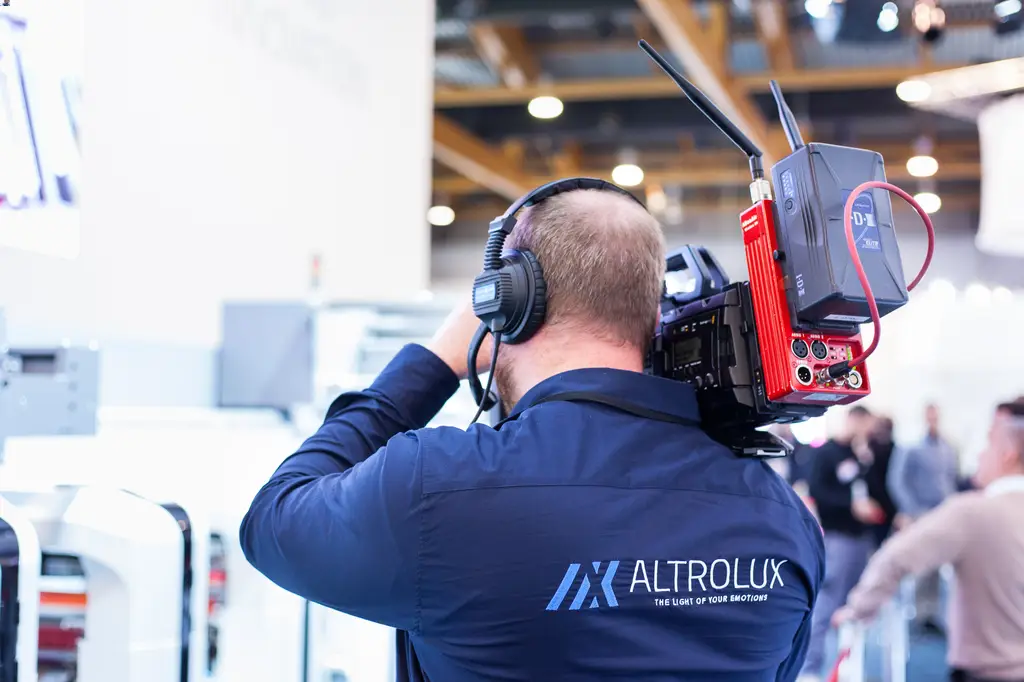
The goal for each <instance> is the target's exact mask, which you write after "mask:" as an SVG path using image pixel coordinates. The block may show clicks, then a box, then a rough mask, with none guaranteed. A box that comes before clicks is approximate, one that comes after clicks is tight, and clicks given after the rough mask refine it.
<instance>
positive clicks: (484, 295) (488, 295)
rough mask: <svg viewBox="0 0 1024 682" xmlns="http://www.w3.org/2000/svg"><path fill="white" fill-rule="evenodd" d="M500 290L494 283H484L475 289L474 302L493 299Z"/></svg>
mask: <svg viewBox="0 0 1024 682" xmlns="http://www.w3.org/2000/svg"><path fill="white" fill-rule="evenodd" d="M497 293H498V291H497V288H496V287H495V285H494V284H483V285H481V286H478V287H477V288H476V289H474V290H473V303H487V302H488V301H493V300H494V297H495V296H496V295H497Z"/></svg>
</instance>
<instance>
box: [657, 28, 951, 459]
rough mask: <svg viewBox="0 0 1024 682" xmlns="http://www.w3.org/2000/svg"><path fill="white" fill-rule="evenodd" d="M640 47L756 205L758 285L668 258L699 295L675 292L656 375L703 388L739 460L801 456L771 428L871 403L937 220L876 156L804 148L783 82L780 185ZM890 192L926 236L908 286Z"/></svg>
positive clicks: (703, 264) (680, 255)
mask: <svg viewBox="0 0 1024 682" xmlns="http://www.w3.org/2000/svg"><path fill="white" fill-rule="evenodd" d="M640 48H641V49H642V50H644V52H646V53H647V54H648V56H650V57H651V59H653V60H654V61H655V62H656V63H657V64H658V66H660V67H661V68H662V70H663V71H665V73H666V74H668V76H669V77H670V78H672V80H673V81H675V82H676V84H677V85H678V86H679V87H680V89H681V90H682V91H683V93H684V94H685V95H686V97H687V98H688V99H689V100H690V101H691V102H692V103H693V104H694V105H695V106H696V107H697V108H698V109H699V110H700V111H701V112H703V113H704V115H705V116H707V118H708V119H709V120H710V121H711V122H712V123H713V124H714V125H715V126H717V127H718V129H719V130H721V131H722V133H724V134H725V135H726V137H728V138H729V139H730V140H731V141H732V142H733V143H734V144H735V145H736V146H737V147H738V148H739V149H740V150H741V151H742V152H743V153H744V154H746V156H747V157H748V160H749V162H750V171H751V180H752V181H751V184H750V196H751V201H752V202H753V205H752V206H751V207H750V208H748V209H746V210H745V211H743V212H742V213H741V214H740V227H741V231H742V234H743V245H744V250H745V255H746V263H747V270H748V273H749V276H750V280H749V281H744V282H736V283H730V282H729V279H728V277H727V276H726V275H725V273H724V272H723V270H722V268H721V267H720V266H719V264H718V262H717V261H716V260H715V258H714V257H713V256H712V255H711V254H710V253H709V252H708V251H707V249H705V248H703V247H699V246H686V247H683V248H682V249H679V250H677V251H674V252H672V253H670V254H669V255H668V258H667V264H666V265H667V267H666V269H667V270H668V271H669V272H678V271H689V272H690V273H691V274H692V276H693V279H694V286H693V287H692V289H691V290H690V291H689V292H685V293H669V292H668V290H667V288H666V290H665V291H664V293H663V296H662V303H661V318H660V322H659V324H658V327H657V330H656V333H655V337H654V339H653V342H652V344H651V348H650V351H649V353H648V357H647V362H646V368H645V369H646V371H647V372H648V373H650V374H653V375H655V376H664V377H668V378H672V379H677V380H681V381H686V382H689V383H691V384H692V385H693V386H694V388H695V389H696V391H697V398H698V404H699V406H700V410H701V419H702V426H703V428H704V429H705V430H706V431H707V432H708V433H709V434H710V435H711V436H712V437H713V438H715V439H716V440H718V441H719V442H721V443H723V444H725V445H727V446H728V447H730V448H731V449H732V450H733V451H734V452H736V453H737V454H740V455H745V456H777V455H782V454H786V453H787V452H788V451H789V449H790V445H789V444H787V443H784V442H783V441H781V440H780V439H778V438H775V437H774V436H773V435H771V434H769V433H767V432H765V431H760V430H758V429H759V427H762V426H765V425H767V424H772V423H792V422H799V421H803V420H805V419H808V418H811V417H817V416H820V415H822V414H824V413H825V411H826V410H827V409H828V408H829V407H832V406H835V405H844V404H849V403H852V402H855V401H857V400H860V399H861V398H864V397H865V396H867V395H869V394H870V392H871V384H870V380H869V377H868V372H867V367H866V366H865V362H864V361H865V360H866V358H867V357H868V356H869V355H870V354H871V353H872V352H873V351H874V349H875V348H876V347H877V344H878V339H879V331H880V330H879V320H880V318H881V317H882V316H883V315H886V314H888V313H890V312H892V311H893V310H896V309H898V308H900V307H901V306H903V305H904V304H905V303H906V302H907V300H908V291H910V290H912V289H913V288H914V287H915V286H917V284H918V283H919V282H920V281H921V279H922V278H923V276H924V273H925V272H926V271H927V269H928V266H929V264H930V263H931V257H932V252H933V250H934V241H935V235H934V229H933V227H932V224H931V220H930V218H929V217H928V214H927V213H926V212H925V211H924V210H923V209H922V208H921V207H920V206H919V205H918V204H917V202H916V201H914V199H913V198H912V197H910V196H909V195H908V194H907V193H906V192H904V191H903V190H901V189H899V188H898V187H896V186H894V185H891V184H889V183H888V182H886V181H885V166H884V163H883V160H882V156H881V155H880V154H878V153H877V152H873V151H870V150H866V149H857V148H854V147H843V146H837V145H828V144H820V143H813V142H812V143H810V144H804V141H803V139H802V137H801V135H800V131H799V128H798V126H797V124H796V119H795V117H794V116H793V114H792V112H791V111H790V109H789V107H788V105H787V104H786V101H785V99H784V97H783V95H782V91H781V89H780V88H779V86H778V84H777V83H776V82H775V81H772V82H771V90H772V95H773V96H774V99H775V102H776V105H777V107H778V111H779V118H780V119H781V122H782V127H783V129H784V130H785V133H786V137H787V140H788V141H789V144H790V148H791V150H792V152H791V153H790V154H789V155H788V156H786V157H785V158H783V159H781V160H779V161H778V162H777V163H775V165H773V166H772V169H771V176H772V182H771V183H769V181H768V180H767V179H765V177H764V170H763V167H762V162H761V157H762V152H761V150H760V149H758V148H757V146H755V145H754V144H753V143H752V142H751V141H750V140H749V139H748V138H747V136H746V135H744V133H743V132H742V131H740V130H739V128H737V127H736V125H735V124H734V123H733V122H732V121H730V120H729V119H728V118H727V117H726V116H725V115H724V114H723V113H722V112H721V111H720V110H719V109H718V108H717V107H716V106H715V105H714V104H713V103H712V102H711V101H710V100H709V99H708V98H707V97H706V96H705V95H704V94H703V93H702V92H701V91H700V90H698V89H697V88H696V87H695V86H694V85H693V84H692V83H690V82H689V81H687V80H686V79H685V78H684V77H683V76H682V75H681V74H679V73H678V72H677V71H676V70H675V69H674V68H673V67H672V66H671V65H670V64H669V63H668V62H667V61H666V60H665V59H664V58H663V57H662V56H661V55H659V54H658V53H657V52H656V51H655V50H654V49H653V48H652V47H651V46H650V45H649V44H648V43H647V42H646V41H643V40H641V41H640ZM773 184H774V186H775V188H776V189H777V190H779V191H781V195H782V196H781V199H780V201H781V203H778V202H776V201H775V200H774V198H773V194H772V185H773ZM888 192H892V193H895V194H897V195H899V196H900V197H901V198H903V199H904V200H905V201H907V202H908V203H909V204H910V205H911V206H912V207H913V208H914V209H915V210H916V211H917V213H918V214H919V215H920V216H921V218H922V219H923V221H924V223H925V226H926V228H927V230H928V236H929V242H928V251H927V255H926V257H925V261H924V265H923V266H922V268H921V270H920V272H919V273H918V275H917V277H916V278H915V279H914V280H913V281H912V282H911V283H910V284H909V285H908V284H906V283H905V282H906V281H905V278H904V275H903V267H902V263H901V261H900V254H899V245H898V243H897V241H896V233H895V229H894V226H893V219H892V206H891V204H890V201H889V195H888ZM868 321H871V322H873V323H874V328H875V333H874V336H873V339H872V342H871V344H870V345H869V346H868V347H866V348H865V347H864V344H863V341H862V339H861V335H860V324H862V323H865V322H868Z"/></svg>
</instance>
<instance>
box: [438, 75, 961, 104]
mask: <svg viewBox="0 0 1024 682" xmlns="http://www.w3.org/2000/svg"><path fill="white" fill-rule="evenodd" d="M949 68H956V67H955V66H951V67H949ZM929 72H930V71H929V69H927V68H926V67H922V66H881V67H871V68H864V67H856V68H828V69H794V70H780V71H772V72H768V73H756V74H738V75H736V76H734V77H733V79H732V82H733V83H734V84H735V86H736V87H738V88H742V89H744V90H746V91H747V92H768V81H769V80H770V79H772V78H774V79H776V80H777V81H779V85H781V86H782V87H783V88H784V89H786V90H790V91H794V92H799V91H828V90H858V89H872V88H892V87H896V85H897V84H899V83H900V82H902V81H905V80H907V79H910V78H914V77H917V76H922V75H924V74H927V73H929ZM538 95H554V96H555V97H558V98H559V99H561V100H562V101H563V102H580V101H595V102H596V101H607V100H630V99H663V98H669V97H680V96H681V93H680V92H679V88H678V87H676V84H675V83H673V82H672V81H671V80H669V79H668V78H666V77H664V76H656V77H645V78H593V79H586V80H573V81H555V82H553V83H548V84H545V85H529V86H526V87H524V88H508V87H486V88H452V87H444V88H437V89H436V90H435V91H434V105H435V106H436V107H438V108H440V109H446V108H453V107H478V106H500V105H505V104H525V103H527V102H529V101H530V100H531V99H533V98H534V97H537V96H538Z"/></svg>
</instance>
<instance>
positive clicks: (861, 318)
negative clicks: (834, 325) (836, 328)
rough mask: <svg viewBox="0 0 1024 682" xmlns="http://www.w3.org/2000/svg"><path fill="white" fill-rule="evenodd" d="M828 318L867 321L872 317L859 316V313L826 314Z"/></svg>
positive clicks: (844, 320) (840, 320)
mask: <svg viewBox="0 0 1024 682" xmlns="http://www.w3.org/2000/svg"><path fill="white" fill-rule="evenodd" d="M825 319H826V320H835V321H836V322H867V321H868V320H870V319H871V318H870V317H858V316H857V315H826V316H825Z"/></svg>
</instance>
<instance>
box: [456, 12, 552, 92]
mask: <svg viewBox="0 0 1024 682" xmlns="http://www.w3.org/2000/svg"><path fill="white" fill-rule="evenodd" d="M469 37H470V39H471V40H472V41H473V45H474V46H475V47H476V51H477V54H478V55H479V56H480V59H482V60H483V62H484V63H485V64H487V65H488V66H489V67H490V68H491V70H492V71H494V73H495V74H497V75H498V76H499V77H500V78H501V81H502V82H503V83H504V84H505V85H507V86H508V87H510V88H522V87H525V86H527V85H529V84H530V83H535V82H536V81H537V78H538V77H539V76H540V66H539V64H538V62H537V59H536V57H535V56H534V53H533V51H532V50H530V49H529V47H528V46H527V44H526V39H525V38H524V37H523V31H522V29H521V28H519V27H518V26H512V25H504V24H494V23H490V22H478V23H475V24H472V25H471V26H470V27H469Z"/></svg>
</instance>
